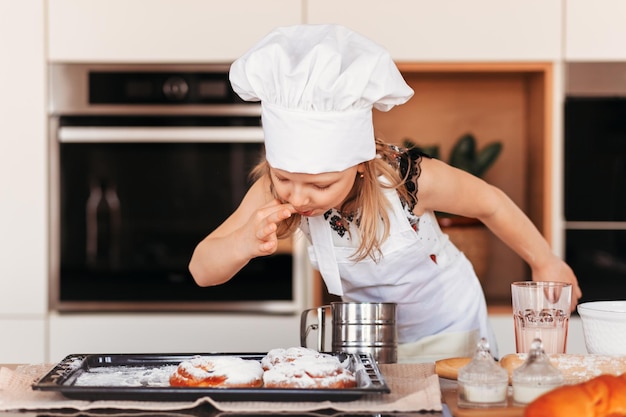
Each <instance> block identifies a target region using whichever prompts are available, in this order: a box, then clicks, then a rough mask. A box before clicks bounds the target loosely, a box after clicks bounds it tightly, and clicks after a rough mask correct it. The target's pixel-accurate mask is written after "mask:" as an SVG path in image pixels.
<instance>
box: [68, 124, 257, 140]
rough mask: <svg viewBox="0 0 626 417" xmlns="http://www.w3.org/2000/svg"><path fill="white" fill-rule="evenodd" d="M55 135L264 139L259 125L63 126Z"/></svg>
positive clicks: (150, 138) (136, 138)
mask: <svg viewBox="0 0 626 417" xmlns="http://www.w3.org/2000/svg"><path fill="white" fill-rule="evenodd" d="M57 138H58V140H59V141H60V142H74V143H100V142H145V143H152V142H227V143H241V142H263V129H262V128H261V127H260V126H235V127H222V126H220V127H197V126H193V127H187V126H175V127H172V126H159V127H153V126H149V127H144V126H142V127H128V126H124V127H118V126H115V127H108V126H97V127H95V126H88V127H85V126H62V127H60V128H59V131H58V134H57Z"/></svg>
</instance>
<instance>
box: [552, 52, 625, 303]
mask: <svg viewBox="0 0 626 417" xmlns="http://www.w3.org/2000/svg"><path fill="white" fill-rule="evenodd" d="M566 70H567V87H566V100H565V111H564V121H565V128H564V139H565V140H564V144H565V148H564V156H565V158H564V168H565V169H564V190H565V194H564V206H565V220H566V223H565V226H566V230H565V247H566V259H567V262H568V263H569V264H570V265H571V266H572V268H573V270H574V272H575V273H576V274H577V277H578V279H579V281H580V285H581V287H582V290H583V298H582V299H581V301H594V300H615V299H626V63H623V62H596V63H585V62H576V63H569V64H568V65H567V66H566Z"/></svg>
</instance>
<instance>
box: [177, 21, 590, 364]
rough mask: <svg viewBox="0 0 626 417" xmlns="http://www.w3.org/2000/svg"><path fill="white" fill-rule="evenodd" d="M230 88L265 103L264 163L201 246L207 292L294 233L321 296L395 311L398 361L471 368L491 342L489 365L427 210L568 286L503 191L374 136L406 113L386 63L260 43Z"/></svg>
mask: <svg viewBox="0 0 626 417" xmlns="http://www.w3.org/2000/svg"><path fill="white" fill-rule="evenodd" d="M230 79H231V83H232V86H233V89H234V90H235V92H237V94H239V95H240V96H241V97H242V98H243V99H244V100H250V101H252V100H254V101H261V106H262V124H263V130H264V135H265V150H266V160H265V161H263V162H262V163H261V164H259V166H257V167H256V169H255V170H254V171H253V177H254V179H255V181H254V184H253V185H252V186H251V188H250V189H249V191H248V192H247V194H246V195H245V197H244V199H243V201H242V202H241V204H240V206H239V207H238V208H237V209H236V210H235V212H234V213H233V214H232V215H231V216H230V217H229V218H228V219H226V221H224V223H222V224H221V225H220V226H219V227H218V228H217V229H215V230H214V231H213V232H211V233H210V234H209V235H208V236H207V237H206V238H204V239H203V240H202V241H201V242H200V243H199V244H198V246H197V247H196V249H195V251H194V253H193V256H192V259H191V262H190V265H189V268H190V271H191V273H192V275H193V276H194V278H195V280H196V282H197V283H198V284H199V285H202V286H208V285H217V284H221V283H223V282H226V281H228V280H229V279H230V278H232V276H233V275H235V274H236V273H237V272H238V271H239V270H240V269H241V268H242V267H243V266H245V265H246V264H247V263H248V261H249V260H250V259H252V258H254V257H257V256H265V255H270V254H272V253H274V252H275V251H276V249H277V244H278V239H279V238H283V237H287V236H288V235H290V234H292V233H294V232H295V231H296V230H298V229H299V230H301V231H302V232H303V233H304V234H305V236H306V237H307V238H308V241H309V248H308V252H309V258H310V260H311V263H312V265H313V266H314V267H315V268H316V269H318V270H319V271H320V273H321V275H322V277H323V279H324V282H325V283H326V286H327V288H328V291H329V293H331V294H335V295H338V296H341V297H342V299H343V300H344V301H360V302H395V303H397V304H398V310H397V320H396V322H397V329H398V342H399V346H398V358H399V361H401V362H408V361H423V360H436V359H439V358H443V357H453V356H472V355H473V353H474V350H475V347H476V343H477V341H478V340H479V338H481V337H487V338H488V339H489V342H490V346H491V350H492V353H494V355H496V356H497V346H496V340H495V338H494V337H493V334H492V332H491V331H490V328H489V323H488V318H487V308H486V303H485V298H484V294H483V292H482V288H481V286H480V283H479V281H478V278H477V277H476V274H475V272H474V269H473V267H472V265H471V264H470V262H469V261H468V260H467V258H466V257H465V256H464V255H463V253H462V252H460V251H459V250H458V249H457V248H456V247H455V246H454V244H453V243H452V242H450V240H449V239H448V236H447V235H445V234H444V233H442V231H441V230H440V228H439V226H438V224H437V220H436V218H435V216H434V212H435V211H442V212H447V213H454V214H458V215H462V216H466V217H472V218H477V219H480V220H481V221H482V222H483V223H484V224H485V225H486V226H487V227H489V229H490V230H491V231H492V232H493V233H494V234H495V235H496V236H498V237H499V238H500V239H502V241H503V242H505V243H506V244H507V245H508V246H510V247H511V248H512V249H513V250H514V251H515V252H516V253H517V254H518V255H519V256H520V257H521V258H523V259H524V260H525V261H526V262H527V263H528V264H529V265H530V267H531V269H532V278H533V280H539V281H541V280H545V281H564V282H569V283H572V284H573V286H574V291H573V300H572V309H574V308H575V305H576V302H577V300H578V298H580V296H581V292H580V289H579V288H578V284H577V280H576V277H575V276H574V274H573V272H572V270H571V269H570V268H569V267H568V266H567V265H566V264H565V263H564V262H563V261H562V260H561V259H560V258H558V257H557V256H555V255H554V254H553V253H552V251H551V250H550V247H549V245H548V243H547V242H546V240H545V239H544V238H543V236H542V235H541V234H540V233H539V231H538V230H537V229H536V228H535V227H534V225H533V224H532V223H531V221H530V220H529V219H528V217H527V216H526V215H525V214H524V213H523V212H522V211H521V210H520V209H519V208H518V207H517V206H516V205H515V204H514V203H513V202H512V201H511V200H510V199H509V198H508V197H507V196H506V195H505V194H504V193H503V192H502V191H500V190H499V189H497V188H495V187H493V186H491V185H489V184H487V183H486V182H484V181H483V180H481V179H479V178H477V177H474V176H472V175H470V174H468V173H466V172H465V171H461V170H458V169H456V168H453V167H451V166H449V165H447V164H445V163H444V162H441V161H439V160H437V159H432V158H430V157H428V156H427V155H425V154H423V153H421V152H420V151H419V150H417V149H402V148H399V147H397V146H394V145H390V144H385V143H383V142H381V141H379V140H377V139H375V137H374V133H373V124H372V109H373V108H376V109H378V110H380V111H388V110H390V109H391V108H392V107H394V106H395V105H400V104H403V103H405V102H406V101H408V100H409V99H410V98H411V97H412V95H413V90H412V89H411V88H410V87H409V86H408V85H407V84H406V82H405V81H404V79H403V78H402V76H401V74H400V72H399V71H398V69H397V67H396V66H395V64H394V63H393V61H392V59H391V57H390V56H389V54H388V52H387V51H386V50H385V49H384V48H382V47H381V46H379V45H377V44H375V43H374V42H372V41H370V40H368V39H366V38H364V37H362V36H360V35H358V34H356V33H354V32H352V31H350V30H348V29H346V28H344V27H341V26H337V25H300V26H292V27H284V28H279V29H276V30H274V31H273V32H271V33H270V34H268V35H267V36H266V37H265V38H263V39H262V40H261V41H260V42H259V43H258V44H257V45H256V46H254V47H253V48H252V49H251V50H250V51H248V52H247V53H246V54H244V55H243V56H242V57H241V58H239V59H238V60H237V61H235V62H234V63H233V65H232V67H231V72H230Z"/></svg>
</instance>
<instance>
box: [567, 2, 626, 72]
mask: <svg viewBox="0 0 626 417" xmlns="http://www.w3.org/2000/svg"><path fill="white" fill-rule="evenodd" d="M624 18H626V2H625V1H623V0H596V1H589V0H567V4H566V6H565V60H566V61H624V60H626V46H625V42H626V25H625V24H624Z"/></svg>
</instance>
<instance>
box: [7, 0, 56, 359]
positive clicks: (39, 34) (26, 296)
mask: <svg viewBox="0 0 626 417" xmlns="http://www.w3.org/2000/svg"><path fill="white" fill-rule="evenodd" d="M44 20H45V19H44V0H29V1H23V2H22V1H17V2H11V1H2V2H0V63H1V65H0V79H1V80H2V87H1V88H0V91H2V94H1V95H0V132H2V135H1V136H0V319H4V317H5V316H7V315H8V316H10V317H11V318H19V317H20V316H21V315H28V316H29V317H30V316H32V315H39V317H40V318H43V315H44V314H45V312H46V309H47V301H46V300H47V242H46V232H47V228H46V224H47V221H46V216H47V213H48V209H47V200H46V199H47V191H46V190H47V184H46V166H47V160H46V156H47V155H46V137H45V136H46V133H45V132H46V129H45V120H46V119H45V90H46V86H45V60H44V56H45V55H44V36H45V35H44V27H45V24H44ZM0 334H2V332H0ZM42 336H43V335H42ZM2 340H3V341H4V334H2ZM6 348H7V347H6V346H5V347H3V348H1V349H6ZM9 348H10V347H9ZM19 349H21V348H19ZM19 349H18V350H16V352H19ZM0 352H3V351H0ZM5 353H6V352H5ZM1 358H2V356H0V359H1Z"/></svg>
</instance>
